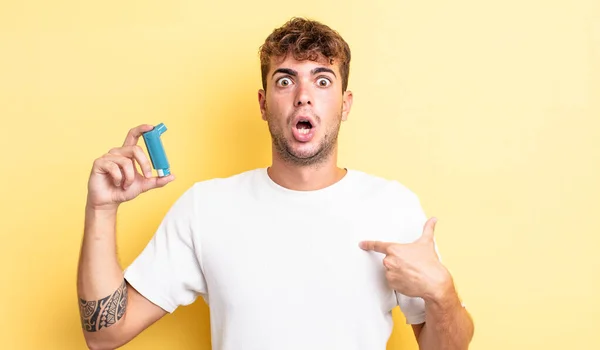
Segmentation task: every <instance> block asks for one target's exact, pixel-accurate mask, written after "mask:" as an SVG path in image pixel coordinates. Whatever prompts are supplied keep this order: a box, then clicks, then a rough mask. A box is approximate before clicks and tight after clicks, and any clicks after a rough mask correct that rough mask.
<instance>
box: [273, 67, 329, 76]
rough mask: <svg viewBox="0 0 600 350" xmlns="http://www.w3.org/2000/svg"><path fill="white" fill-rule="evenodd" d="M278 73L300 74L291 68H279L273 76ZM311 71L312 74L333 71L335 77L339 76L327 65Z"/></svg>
mask: <svg viewBox="0 0 600 350" xmlns="http://www.w3.org/2000/svg"><path fill="white" fill-rule="evenodd" d="M277 73H283V74H287V75H291V76H294V77H295V76H298V72H297V71H295V70H293V69H290V68H278V69H276V70H275V71H274V72H273V75H272V76H271V78H272V77H274V76H275V74H277ZM310 73H311V74H312V75H315V74H318V73H331V74H333V76H334V77H336V78H337V76H336V75H335V72H334V71H333V70H332V69H329V68H326V67H317V68H315V69H313V70H312V71H310Z"/></svg>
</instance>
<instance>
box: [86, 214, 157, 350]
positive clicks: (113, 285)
mask: <svg viewBox="0 0 600 350" xmlns="http://www.w3.org/2000/svg"><path fill="white" fill-rule="evenodd" d="M115 219H116V212H111V211H108V212H106V211H98V210H93V209H90V208H86V220H85V221H86V224H85V230H84V237H83V244H82V247H81V255H80V260H79V269H78V276H77V292H78V296H79V310H80V317H81V325H82V328H83V334H84V337H85V340H86V343H87V345H88V347H89V348H90V349H115V348H118V347H120V346H122V345H123V344H125V343H127V342H129V341H130V340H131V339H133V338H134V337H135V336H136V335H138V334H139V333H141V332H142V331H143V330H144V329H146V328H147V327H149V326H150V325H151V324H153V323H154V322H156V321H157V320H159V319H160V318H161V317H163V316H164V315H165V314H166V311H164V310H163V309H161V308H160V307H158V306H156V305H155V304H153V303H151V302H150V301H148V300H147V299H146V298H144V297H143V296H142V295H140V294H139V293H138V292H137V291H136V290H135V289H133V288H132V287H131V286H130V285H129V284H127V282H126V281H125V280H124V278H123V272H122V270H121V268H120V266H119V263H118V261H117V254H116V245H115V222H116V220H115Z"/></svg>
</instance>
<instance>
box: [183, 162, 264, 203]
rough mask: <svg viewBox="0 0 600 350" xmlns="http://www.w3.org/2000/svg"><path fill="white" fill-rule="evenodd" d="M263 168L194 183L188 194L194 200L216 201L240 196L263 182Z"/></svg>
mask: <svg viewBox="0 0 600 350" xmlns="http://www.w3.org/2000/svg"><path fill="white" fill-rule="evenodd" d="M262 171H263V169H262V168H257V169H251V170H247V171H243V172H240V173H236V174H233V175H230V176H225V177H214V178H210V179H206V180H200V181H196V182H194V183H193V184H192V185H191V186H190V187H189V188H188V190H187V191H186V194H189V195H190V196H192V197H194V198H204V199H205V200H206V199H209V200H215V199H217V198H221V199H224V198H227V197H229V196H231V195H236V196H239V195H240V194H243V193H244V192H247V191H249V190H251V189H252V188H254V187H255V186H256V184H257V183H259V181H261V175H262Z"/></svg>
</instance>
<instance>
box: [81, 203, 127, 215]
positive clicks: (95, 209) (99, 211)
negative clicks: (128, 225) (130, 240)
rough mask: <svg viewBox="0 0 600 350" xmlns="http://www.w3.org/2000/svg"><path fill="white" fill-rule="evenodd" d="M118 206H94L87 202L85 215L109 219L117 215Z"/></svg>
mask: <svg viewBox="0 0 600 350" xmlns="http://www.w3.org/2000/svg"><path fill="white" fill-rule="evenodd" d="M118 209H119V204H104V205H95V204H93V203H90V202H89V201H88V202H86V204H85V214H86V215H93V216H96V217H110V216H115V215H117V210H118Z"/></svg>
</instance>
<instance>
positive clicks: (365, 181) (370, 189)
mask: <svg viewBox="0 0 600 350" xmlns="http://www.w3.org/2000/svg"><path fill="white" fill-rule="evenodd" d="M349 172H351V174H352V178H353V182H354V187H355V189H357V190H358V191H359V192H360V193H361V195H362V196H366V197H371V198H374V199H377V200H379V201H386V202H389V203H394V204H396V205H401V206H405V205H410V206H412V205H415V204H419V197H418V195H417V194H416V193H415V192H414V191H413V190H411V189H410V188H409V187H408V186H406V185H405V184H403V183H402V182H400V181H399V180H395V179H390V178H386V177H383V176H380V175H374V174H370V173H367V172H364V171H361V170H356V169H349Z"/></svg>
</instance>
